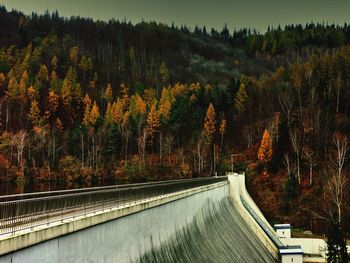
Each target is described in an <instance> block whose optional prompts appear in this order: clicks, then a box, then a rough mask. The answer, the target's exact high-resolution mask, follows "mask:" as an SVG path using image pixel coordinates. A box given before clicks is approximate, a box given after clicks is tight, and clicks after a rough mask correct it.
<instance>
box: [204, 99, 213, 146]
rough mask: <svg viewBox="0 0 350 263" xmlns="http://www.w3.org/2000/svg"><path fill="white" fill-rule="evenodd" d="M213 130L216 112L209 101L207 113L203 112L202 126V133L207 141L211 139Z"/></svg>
mask: <svg viewBox="0 0 350 263" xmlns="http://www.w3.org/2000/svg"><path fill="white" fill-rule="evenodd" d="M215 131H216V113H215V108H214V106H213V104H212V103H210V104H209V107H208V109H207V113H206V114H205V119H204V126H203V134H204V136H205V137H206V139H207V140H208V142H211V141H212V139H213V135H214V133H215Z"/></svg>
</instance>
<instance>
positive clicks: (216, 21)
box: [0, 0, 350, 32]
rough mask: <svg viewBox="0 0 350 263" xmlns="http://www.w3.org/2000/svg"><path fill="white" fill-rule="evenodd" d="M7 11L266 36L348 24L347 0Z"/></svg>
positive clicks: (83, 4) (32, 0) (6, 1)
mask: <svg viewBox="0 0 350 263" xmlns="http://www.w3.org/2000/svg"><path fill="white" fill-rule="evenodd" d="M0 3H2V4H3V5H5V6H6V8H7V9H12V8H15V9H17V10H20V11H23V12H24V13H26V14H30V13H31V12H32V11H36V12H38V13H43V12H44V11H45V10H49V11H50V12H51V11H55V10H58V12H59V13H60V15H62V16H68V17H69V16H72V15H75V16H77V15H80V16H88V17H92V18H94V19H103V20H108V19H110V18H115V19H119V20H123V19H124V18H126V19H127V20H128V21H129V20H130V21H131V22H133V23H137V22H140V21H141V20H142V19H143V20H145V21H151V20H152V21H157V22H163V23H167V24H171V23H172V22H174V23H175V24H176V25H181V24H186V25H188V26H189V27H190V28H192V29H193V28H194V26H195V25H198V26H200V27H202V26H203V25H206V27H207V28H209V29H210V28H211V27H214V28H217V29H219V30H221V28H222V27H223V25H224V23H227V24H228V27H229V28H230V30H233V29H234V28H236V29H239V28H242V27H250V28H256V29H258V30H260V31H262V32H264V31H266V29H267V27H268V25H272V26H278V24H281V25H282V26H283V25H285V24H290V23H302V24H305V23H306V22H310V21H314V22H323V21H324V22H329V23H332V22H335V23H338V24H343V23H344V22H350V0H98V1H94V0H0Z"/></svg>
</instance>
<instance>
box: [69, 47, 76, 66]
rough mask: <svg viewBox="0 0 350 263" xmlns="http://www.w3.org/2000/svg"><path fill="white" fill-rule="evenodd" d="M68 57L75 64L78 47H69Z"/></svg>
mask: <svg viewBox="0 0 350 263" xmlns="http://www.w3.org/2000/svg"><path fill="white" fill-rule="evenodd" d="M69 58H70V59H71V61H72V62H73V63H74V64H75V65H76V64H77V63H78V47H77V46H75V47H71V49H70V52H69Z"/></svg>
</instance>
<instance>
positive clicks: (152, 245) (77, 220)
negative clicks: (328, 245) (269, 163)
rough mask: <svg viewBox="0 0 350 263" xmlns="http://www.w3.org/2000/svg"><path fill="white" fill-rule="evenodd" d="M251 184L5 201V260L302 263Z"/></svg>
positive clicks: (237, 180)
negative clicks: (268, 218) (260, 204)
mask: <svg viewBox="0 0 350 263" xmlns="http://www.w3.org/2000/svg"><path fill="white" fill-rule="evenodd" d="M244 179H245V178H244V175H239V174H229V175H228V176H224V177H217V178H215V177H212V178H199V179H187V180H177V181H166V182H159V183H147V184H136V185H127V186H120V187H116V186H115V187H102V188H98V189H96V188H94V189H83V190H75V191H70V192H65V193H62V191H61V192H51V193H42V194H40V193H38V194H32V195H31V194H28V195H24V196H17V197H15V196H7V197H2V199H0V200H1V203H0V208H1V213H0V214H1V217H0V262H1V263H3V262H4V263H19V262H43V263H45V262H57V263H59V262H96V263H97V262H280V261H281V262H287V261H284V259H283V258H284V256H283V253H284V252H283V253H282V254H281V253H280V252H281V251H287V255H288V257H292V260H293V261H288V262H299V261H297V259H298V258H299V260H300V258H301V257H300V253H296V252H295V251H296V250H295V247H294V246H291V247H288V246H285V245H284V244H283V243H282V242H281V240H280V239H279V238H278V237H277V235H276V232H275V230H274V229H273V228H272V227H271V226H270V224H269V223H268V222H267V221H266V219H265V217H264V216H263V214H262V213H261V212H260V210H259V208H258V207H257V206H256V204H255V203H254V201H253V200H252V199H251V198H250V196H249V194H248V192H247V191H246V188H245V183H244ZM293 251H294V252H293ZM298 251H299V250H298ZM293 257H294V258H293ZM300 262H302V261H300ZM316 262H318V261H316ZM319 262H322V261H319Z"/></svg>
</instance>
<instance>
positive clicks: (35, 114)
mask: <svg viewBox="0 0 350 263" xmlns="http://www.w3.org/2000/svg"><path fill="white" fill-rule="evenodd" d="M28 118H29V119H30V121H31V122H32V125H33V127H35V126H39V123H40V109H39V103H38V101H36V100H33V101H32V102H31V105H30V110H29V113H28Z"/></svg>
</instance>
